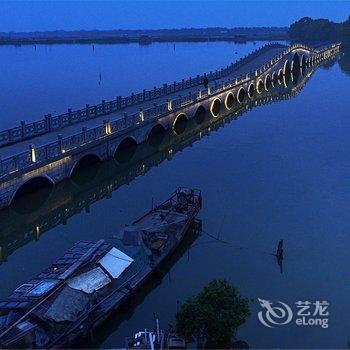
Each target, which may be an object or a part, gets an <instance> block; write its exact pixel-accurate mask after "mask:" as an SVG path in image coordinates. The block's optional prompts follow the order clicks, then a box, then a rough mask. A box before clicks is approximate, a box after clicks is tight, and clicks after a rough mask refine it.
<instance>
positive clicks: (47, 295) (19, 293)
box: [0, 188, 202, 349]
mask: <svg viewBox="0 0 350 350" xmlns="http://www.w3.org/2000/svg"><path fill="white" fill-rule="evenodd" d="M201 207H202V197H201V192H200V191H199V190H195V189H188V188H178V189H177V190H176V191H175V192H174V193H173V194H172V195H171V196H170V197H169V198H168V199H167V200H166V201H164V202H163V203H162V204H160V205H158V206H156V207H155V208H152V209H151V210H150V211H149V212H148V213H146V214H145V215H143V216H142V217H141V218H139V219H138V220H136V221H135V222H133V223H132V225H130V226H126V227H125V228H124V229H123V230H122V231H121V232H120V234H119V237H118V239H115V240H113V242H107V241H106V240H100V241H98V242H88V241H80V242H78V243H76V244H75V245H74V246H73V247H72V248H71V249H69V250H68V251H67V252H66V253H65V254H64V255H63V256H62V257H61V258H59V259H58V260H57V261H56V262H55V263H53V264H52V265H51V266H50V267H49V268H47V269H46V270H44V271H43V272H42V273H41V274H39V275H38V276H37V277H35V278H33V279H31V280H30V281H28V282H27V283H25V284H22V285H21V286H19V287H18V288H17V289H16V290H14V291H13V293H12V294H11V295H10V296H9V297H8V298H7V299H5V300H3V301H0V347H1V348H6V349H18V348H27V349H28V348H63V347H70V346H72V344H74V343H75V342H76V341H77V340H78V339H79V341H80V340H81V339H82V338H84V337H86V336H88V335H89V334H90V333H91V332H92V331H93V330H94V329H95V328H96V327H98V326H99V325H100V324H101V323H102V322H103V321H105V320H106V318H107V317H109V316H110V315H111V314H112V313H113V312H114V311H115V310H117V309H118V308H119V306H121V305H122V304H123V303H124V302H125V301H126V300H127V299H128V298H129V297H130V296H131V295H132V294H133V293H134V292H135V291H136V290H137V289H138V288H140V286H142V284H143V283H144V282H145V281H146V280H147V279H148V278H149V277H150V276H151V274H152V273H153V272H154V271H155V270H157V269H158V268H159V267H160V265H161V264H162V263H163V262H164V261H165V260H166V259H167V258H168V257H169V256H170V255H171V254H172V252H173V251H174V250H175V249H176V247H177V246H178V245H179V244H180V242H181V241H182V240H183V238H184V237H185V235H186V233H187V231H188V229H189V227H190V225H191V224H192V223H193V221H194V219H195V217H196V215H197V214H198V212H199V210H200V209H201Z"/></svg>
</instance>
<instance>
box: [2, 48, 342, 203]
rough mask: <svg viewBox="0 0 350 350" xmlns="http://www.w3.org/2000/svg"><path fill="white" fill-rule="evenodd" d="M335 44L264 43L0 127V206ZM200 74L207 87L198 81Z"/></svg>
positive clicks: (258, 85) (316, 57)
mask: <svg viewBox="0 0 350 350" xmlns="http://www.w3.org/2000/svg"><path fill="white" fill-rule="evenodd" d="M339 48H340V44H331V45H326V46H319V47H316V48H311V47H308V46H305V45H302V44H295V45H292V46H289V47H285V46H282V45H280V44H268V45H266V46H265V47H263V48H261V49H259V50H256V51H255V52H253V53H252V54H250V55H248V56H246V57H245V58H243V59H241V60H240V61H238V62H236V63H234V64H231V65H230V66H227V67H226V68H224V69H221V70H217V71H215V72H210V73H209V74H204V75H202V76H197V77H195V78H189V79H187V80H182V81H181V82H174V83H173V84H164V85H163V87H161V88H156V87H155V88H154V89H153V90H150V91H146V90H144V91H143V92H141V93H139V94H132V95H131V96H129V97H126V98H121V97H120V96H118V97H117V98H116V99H115V100H113V101H109V102H106V101H102V103H101V104H99V105H97V106H92V107H91V106H89V105H86V107H85V108H84V109H82V110H79V111H71V110H68V113H66V114H63V115H60V116H55V117H53V116H51V115H47V116H45V119H43V120H41V121H37V122H34V123H30V124H26V123H25V122H22V123H21V126H20V127H18V128H14V129H11V130H6V131H3V132H0V155H1V157H0V208H4V207H6V206H9V205H10V204H11V203H12V202H13V201H14V200H15V199H16V198H17V197H19V196H21V195H22V194H24V193H26V192H29V191H32V190H33V189H35V188H37V187H41V186H43V185H50V184H51V185H53V184H56V183H58V182H60V181H62V180H64V179H67V178H69V177H71V176H72V175H74V174H75V173H76V172H77V171H78V170H79V168H80V167H82V166H84V165H85V164H87V163H90V162H101V161H103V160H106V159H108V158H111V157H117V158H118V157H119V156H121V157H122V154H123V152H124V151H125V150H126V149H130V148H135V147H136V146H137V145H138V144H140V143H142V142H144V141H146V140H149V141H150V140H152V139H154V138H156V137H157V135H158V134H160V133H162V132H164V131H165V130H169V129H172V130H173V132H174V134H180V133H181V132H182V130H183V126H184V125H185V123H186V121H187V120H189V119H192V118H198V117H200V116H201V115H203V114H204V113H205V112H206V111H209V113H210V115H211V117H212V118H217V117H218V116H219V115H220V114H221V113H223V112H229V111H230V110H233V109H234V108H235V107H236V106H237V105H238V106H244V105H245V104H248V103H249V102H250V101H251V100H252V99H254V97H256V96H257V95H259V94H262V93H263V92H264V91H270V90H271V89H273V88H274V87H276V86H280V85H281V86H283V85H284V86H285V87H288V85H289V83H290V82H291V81H292V80H293V79H294V77H295V75H299V74H301V75H303V74H305V69H306V68H307V67H310V66H313V65H315V64H316V63H319V62H322V61H324V60H326V59H328V58H330V57H332V56H334V55H336V54H337V53H338V52H339ZM205 77H207V78H208V80H209V85H208V88H203V80H204V78H205Z"/></svg>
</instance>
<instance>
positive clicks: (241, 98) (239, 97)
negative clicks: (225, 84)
mask: <svg viewBox="0 0 350 350" xmlns="http://www.w3.org/2000/svg"><path fill="white" fill-rule="evenodd" d="M245 96H246V91H245V89H244V87H240V88H239V90H238V93H237V101H238V103H240V104H242V103H243V102H244V99H245Z"/></svg>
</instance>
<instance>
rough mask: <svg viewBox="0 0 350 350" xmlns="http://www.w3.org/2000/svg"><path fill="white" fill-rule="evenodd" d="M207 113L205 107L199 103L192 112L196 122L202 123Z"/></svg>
mask: <svg viewBox="0 0 350 350" xmlns="http://www.w3.org/2000/svg"><path fill="white" fill-rule="evenodd" d="M206 115H207V110H206V109H205V107H204V106H202V105H200V106H199V107H198V108H197V109H196V113H195V114H194V119H195V121H196V123H197V124H202V123H203V121H204V119H205V117H206Z"/></svg>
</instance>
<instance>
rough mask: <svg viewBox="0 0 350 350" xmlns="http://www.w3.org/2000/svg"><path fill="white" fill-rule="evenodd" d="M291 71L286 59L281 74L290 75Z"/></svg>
mask: <svg viewBox="0 0 350 350" xmlns="http://www.w3.org/2000/svg"><path fill="white" fill-rule="evenodd" d="M291 72H292V70H291V66H290V62H289V61H288V60H286V61H285V62H284V65H283V74H284V75H290V74H291Z"/></svg>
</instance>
